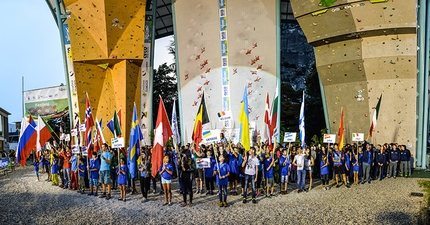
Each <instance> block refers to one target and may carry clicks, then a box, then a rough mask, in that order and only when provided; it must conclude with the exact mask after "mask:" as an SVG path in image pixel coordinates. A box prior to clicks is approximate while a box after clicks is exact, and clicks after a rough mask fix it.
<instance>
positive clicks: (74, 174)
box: [70, 153, 79, 190]
mask: <svg viewBox="0 0 430 225" xmlns="http://www.w3.org/2000/svg"><path fill="white" fill-rule="evenodd" d="M70 161H71V163H72V165H71V167H70V182H71V183H72V184H71V187H72V189H73V190H76V189H78V186H79V184H78V154H76V153H75V154H73V155H72V158H71V159H70Z"/></svg>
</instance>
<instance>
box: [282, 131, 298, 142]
mask: <svg viewBox="0 0 430 225" xmlns="http://www.w3.org/2000/svg"><path fill="white" fill-rule="evenodd" d="M296 137H297V133H296V132H285V134H284V142H295V141H296Z"/></svg>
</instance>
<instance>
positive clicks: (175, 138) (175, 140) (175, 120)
mask: <svg viewBox="0 0 430 225" xmlns="http://www.w3.org/2000/svg"><path fill="white" fill-rule="evenodd" d="M171 127H172V132H173V144H174V145H175V149H176V146H178V145H179V142H180V141H181V137H180V136H179V128H178V118H177V116H176V101H173V109H172V125H171Z"/></svg>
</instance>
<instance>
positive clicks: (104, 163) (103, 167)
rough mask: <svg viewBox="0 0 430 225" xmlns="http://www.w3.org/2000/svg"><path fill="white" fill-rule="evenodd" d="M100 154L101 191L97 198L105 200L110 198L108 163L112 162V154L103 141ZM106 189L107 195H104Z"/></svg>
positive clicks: (110, 183) (110, 180)
mask: <svg viewBox="0 0 430 225" xmlns="http://www.w3.org/2000/svg"><path fill="white" fill-rule="evenodd" d="M102 150H103V152H102V154H101V155H100V159H101V160H100V182H101V183H102V190H103V193H102V195H100V197H99V198H106V200H109V199H111V195H110V193H111V185H112V179H111V174H110V164H111V163H112V158H113V155H112V153H111V152H110V151H109V146H108V145H107V144H106V143H104V144H103V145H102ZM106 189H107V195H106Z"/></svg>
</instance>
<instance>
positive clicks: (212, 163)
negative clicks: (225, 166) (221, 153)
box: [205, 156, 216, 178]
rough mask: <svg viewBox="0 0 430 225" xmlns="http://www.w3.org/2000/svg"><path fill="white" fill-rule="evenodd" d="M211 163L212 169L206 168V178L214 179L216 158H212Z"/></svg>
mask: <svg viewBox="0 0 430 225" xmlns="http://www.w3.org/2000/svg"><path fill="white" fill-rule="evenodd" d="M209 161H210V167H209V168H205V177H207V178H212V177H214V175H213V174H214V166H215V163H216V161H215V158H214V157H213V156H211V158H210V159H209Z"/></svg>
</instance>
